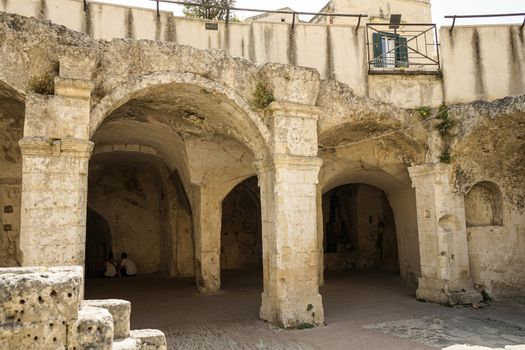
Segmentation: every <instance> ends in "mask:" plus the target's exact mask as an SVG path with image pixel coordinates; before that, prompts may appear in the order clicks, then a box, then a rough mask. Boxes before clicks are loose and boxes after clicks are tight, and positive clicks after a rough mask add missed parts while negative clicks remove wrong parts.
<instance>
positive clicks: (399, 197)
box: [317, 108, 426, 322]
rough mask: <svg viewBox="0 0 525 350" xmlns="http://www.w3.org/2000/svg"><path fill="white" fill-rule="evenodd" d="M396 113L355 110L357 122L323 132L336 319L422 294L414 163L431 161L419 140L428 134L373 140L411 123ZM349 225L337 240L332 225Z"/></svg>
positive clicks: (325, 224)
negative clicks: (388, 115) (371, 113)
mask: <svg viewBox="0 0 525 350" xmlns="http://www.w3.org/2000/svg"><path fill="white" fill-rule="evenodd" d="M350 110H351V108H350ZM395 117H397V115H392V118H385V119H384V120H380V123H379V122H378V120H376V119H374V118H373V117H369V119H366V118H367V116H366V115H365V116H363V117H362V118H363V119H361V116H359V118H357V117H355V118H354V117H353V116H350V117H348V119H349V120H350V121H349V122H342V124H340V125H338V126H337V127H331V128H330V129H328V130H325V131H322V132H321V134H320V136H319V142H320V143H321V144H322V145H323V146H324V147H325V148H323V149H321V152H320V156H321V157H322V158H323V166H322V168H321V171H320V175H319V195H318V208H319V207H321V206H322V211H321V210H319V209H318V216H317V217H318V221H320V222H321V223H322V224H321V225H319V226H318V232H319V234H318V237H319V241H321V242H323V246H320V247H319V248H320V249H319V253H320V255H321V256H323V259H320V260H319V265H320V266H322V267H323V268H322V269H320V271H319V274H320V279H323V278H324V287H323V289H322V293H323V302H324V303H325V305H326V306H325V308H326V309H328V310H329V309H332V310H334V311H333V312H332V313H327V321H328V322H330V320H331V319H333V318H337V317H347V316H348V314H349V313H352V312H353V309H354V308H355V307H356V305H360V307H363V310H373V309H374V308H375V307H377V305H378V304H381V303H387V304H391V303H394V304H399V305H400V304H402V303H403V302H404V301H407V300H410V301H414V300H415V298H416V289H417V286H418V279H419V277H420V276H421V269H422V266H421V257H420V237H419V232H418V220H417V219H418V216H417V204H416V192H415V190H414V188H413V187H412V180H411V178H410V174H409V172H408V168H409V167H410V164H414V163H415V164H417V163H420V162H424V157H425V148H424V147H423V146H422V144H424V142H425V140H426V139H425V137H422V138H421V140H420V141H418V137H419V136H424V133H421V134H416V135H413V136H410V135H407V134H402V133H399V134H396V135H395V136H388V137H384V138H380V139H378V140H370V141H366V140H367V139H368V138H370V137H371V136H372V135H380V134H381V133H383V132H387V131H388V130H389V127H388V126H389V125H391V124H397V126H394V125H392V127H396V128H397V127H399V123H400V122H405V121H403V120H402V118H395ZM401 117H402V116H401ZM379 119H380V118H379ZM407 119H408V117H407ZM407 122H408V120H407ZM419 131H420V130H417V132H419ZM329 147H332V148H329ZM332 206H333V207H334V209H332V210H330V209H331V207H332ZM336 207H339V210H337V208H336ZM338 211H339V213H338ZM330 216H332V217H333V218H330ZM337 216H340V217H342V218H339V219H337ZM343 220H344V221H345V225H344V228H343V227H342V226H343V225H341V223H342V221H343ZM329 223H330V224H329ZM334 227H335V229H334ZM343 229H344V230H346V231H347V233H346V234H347V238H346V241H343V242H341V238H339V240H337V239H336V240H335V242H334V240H333V239H332V238H330V235H332V237H333V233H331V232H330V231H334V230H335V231H336V232H338V231H341V230H343ZM336 236H337V233H336ZM339 237H341V236H339ZM329 238H330V242H329V240H328V239H329ZM338 241H339V242H340V243H339V244H338ZM345 244H346V245H345ZM321 248H322V249H321ZM334 250H335V252H334V253H331V251H334ZM334 290H337V291H340V293H333V291H334ZM394 300H395V301H394ZM363 312H367V311H363Z"/></svg>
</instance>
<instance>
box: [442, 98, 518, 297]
mask: <svg viewBox="0 0 525 350" xmlns="http://www.w3.org/2000/svg"><path fill="white" fill-rule="evenodd" d="M524 101H525V99H524V97H523V96H520V97H517V98H506V99H503V100H498V101H495V102H493V103H483V102H479V103H475V104H472V105H460V106H457V107H455V108H453V109H452V112H451V115H452V116H453V117H454V118H455V120H456V121H458V122H460V123H459V125H458V128H457V131H456V137H457V138H456V141H455V143H454V147H453V150H454V152H453V153H452V154H453V156H454V158H453V160H454V167H455V174H454V178H455V184H456V190H457V191H458V193H460V194H462V195H464V196H465V201H466V214H467V234H468V239H469V247H468V248H469V259H470V265H471V271H472V278H473V281H474V283H475V284H477V285H479V288H482V289H484V290H485V291H486V292H487V293H489V295H492V296H495V297H498V296H509V295H520V294H523V291H524V288H525V274H524V270H523V266H525V265H524V264H525V255H524V252H525V239H524V238H525V183H524V179H525V176H524V174H525V168H524V167H525V158H524V154H525V152H524V150H525V142H524V140H523V130H524V127H525V123H524V116H525V103H524ZM480 188H481V189H484V190H483V191H481V192H483V193H479V192H480ZM487 192H490V193H487ZM474 196H476V197H478V198H477V200H476V204H475V208H473V204H472V202H471V201H472V200H473V199H474V198H472V197H474ZM479 197H482V198H479ZM480 210H481V211H482V212H484V213H485V214H486V215H487V216H489V213H490V218H488V217H487V218H484V220H482V221H480V219H481V217H480V216H479V214H480V213H479V211H480ZM474 214H476V215H474ZM495 252H498V253H495Z"/></svg>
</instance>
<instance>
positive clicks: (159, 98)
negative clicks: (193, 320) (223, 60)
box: [90, 72, 269, 293]
mask: <svg viewBox="0 0 525 350" xmlns="http://www.w3.org/2000/svg"><path fill="white" fill-rule="evenodd" d="M90 135H91V138H92V140H93V141H94V142H95V144H96V145H97V146H96V147H95V153H97V152H98V149H101V148H104V147H109V145H117V144H122V145H123V146H122V147H124V148H125V147H133V146H130V145H140V146H139V147H150V148H152V149H155V150H156V153H157V154H156V156H157V157H159V158H160V159H162V161H163V162H164V163H165V164H166V167H167V171H168V173H172V172H177V173H178V174H179V175H180V179H181V183H182V187H183V189H184V192H186V193H188V196H189V204H190V210H191V213H192V217H193V237H192V240H193V245H194V257H195V263H194V266H195V279H196V284H197V287H198V289H199V291H200V292H201V293H215V292H218V291H219V289H220V227H221V222H220V220H221V203H222V200H223V198H224V197H225V196H226V194H227V193H228V192H229V191H230V190H231V188H233V186H235V185H236V184H237V183H238V181H239V180H238V179H239V177H243V176H245V177H247V176H249V175H252V174H253V172H254V171H253V168H252V163H253V162H254V161H255V160H257V159H263V158H265V157H266V155H267V154H268V148H267V140H268V137H269V131H268V128H267V126H266V125H265V124H264V123H262V121H261V119H260V117H259V116H258V115H257V114H256V113H254V112H253V111H252V110H251V109H250V108H249V107H248V104H247V103H246V102H245V101H244V100H243V99H242V98H240V97H239V96H237V95H236V94H235V93H234V92H232V91H231V90H229V89H228V88H225V87H223V86H222V85H221V84H219V83H216V82H214V81H211V80H208V79H205V78H202V77H200V76H198V75H195V74H191V73H178V72H158V73H153V74H151V75H147V76H143V77H140V78H137V79H132V80H130V81H129V82H127V83H126V84H122V85H121V86H120V87H118V88H116V89H115V90H114V91H113V92H112V93H110V94H109V95H108V96H106V97H104V98H103V99H102V100H101V101H100V102H99V104H98V105H97V106H96V107H95V108H94V109H93V111H92V114H91V121H90ZM113 147H114V146H113ZM171 185H172V184H169V185H168V186H171ZM168 221H172V220H170V219H168ZM172 226H177V223H172ZM172 240H176V239H175V238H173V239H172ZM186 246H187V245H186ZM178 253H181V252H178ZM175 255H176V254H171V255H170V254H168V256H175ZM177 256H180V254H179V255H177ZM167 264H168V265H170V262H168V263H167ZM188 265H189V264H185V266H188ZM172 270H173V269H172ZM186 275H187V273H186Z"/></svg>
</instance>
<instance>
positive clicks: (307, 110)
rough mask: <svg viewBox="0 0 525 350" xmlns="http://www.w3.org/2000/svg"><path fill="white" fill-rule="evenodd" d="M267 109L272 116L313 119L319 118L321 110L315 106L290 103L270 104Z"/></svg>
mask: <svg viewBox="0 0 525 350" xmlns="http://www.w3.org/2000/svg"><path fill="white" fill-rule="evenodd" d="M268 109H269V110H270V111H271V112H272V113H273V114H274V115H284V116H288V117H295V118H308V119H315V120H317V119H318V118H319V114H320V113H321V109H320V108H319V107H316V106H310V105H304V104H300V103H291V102H272V103H271V104H270V105H269V106H268Z"/></svg>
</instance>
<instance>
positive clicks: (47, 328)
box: [0, 267, 84, 349]
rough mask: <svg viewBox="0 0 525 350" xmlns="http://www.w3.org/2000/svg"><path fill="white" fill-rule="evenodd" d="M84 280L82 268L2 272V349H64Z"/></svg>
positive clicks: (0, 295)
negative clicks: (19, 347) (20, 347)
mask: <svg viewBox="0 0 525 350" xmlns="http://www.w3.org/2000/svg"><path fill="white" fill-rule="evenodd" d="M83 279H84V277H83V270H82V268H81V267H67V268H50V269H45V268H14V269H10V268H5V269H0V332H1V334H0V347H1V348H3V349H14V348H17V347H18V346H20V344H22V345H23V346H22V348H27V349H46V348H55V347H56V348H60V344H62V348H64V346H65V344H67V341H68V338H67V336H68V332H70V331H71V330H72V329H73V327H74V324H75V322H76V318H77V313H78V309H79V307H80V301H81V300H82V297H83V290H82V289H83Z"/></svg>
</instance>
